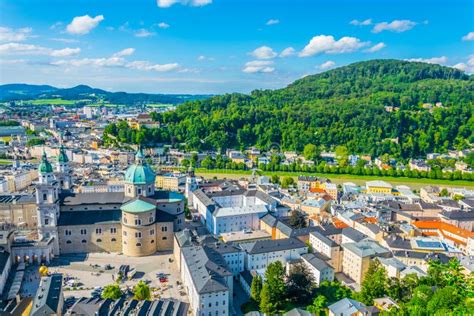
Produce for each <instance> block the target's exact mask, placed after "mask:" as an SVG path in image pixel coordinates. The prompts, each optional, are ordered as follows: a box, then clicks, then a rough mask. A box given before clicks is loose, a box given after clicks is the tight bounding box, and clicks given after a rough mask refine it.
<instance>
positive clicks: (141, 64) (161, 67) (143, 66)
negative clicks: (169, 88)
mask: <svg viewBox="0 0 474 316" xmlns="http://www.w3.org/2000/svg"><path fill="white" fill-rule="evenodd" d="M126 67H127V68H131V69H138V70H153V71H157V72H168V71H172V70H176V69H178V68H179V64H178V63H170V64H152V63H150V62H148V61H143V60H137V61H132V62H130V63H128V64H127V65H126Z"/></svg>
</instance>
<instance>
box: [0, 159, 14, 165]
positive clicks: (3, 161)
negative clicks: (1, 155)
mask: <svg viewBox="0 0 474 316" xmlns="http://www.w3.org/2000/svg"><path fill="white" fill-rule="evenodd" d="M11 164H12V161H11V160H7V159H0V165H11Z"/></svg>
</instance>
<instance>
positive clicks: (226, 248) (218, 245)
mask: <svg viewBox="0 0 474 316" xmlns="http://www.w3.org/2000/svg"><path fill="white" fill-rule="evenodd" d="M206 247H208V248H210V249H212V250H214V251H215V252H218V253H220V254H228V253H237V252H242V250H241V249H240V248H238V247H236V246H234V245H232V244H226V243H223V242H220V241H217V242H214V243H206Z"/></svg>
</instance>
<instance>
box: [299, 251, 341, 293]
mask: <svg viewBox="0 0 474 316" xmlns="http://www.w3.org/2000/svg"><path fill="white" fill-rule="evenodd" d="M301 260H302V262H303V263H304V265H305V266H306V267H307V268H308V270H309V271H310V272H311V274H312V275H313V278H314V281H315V283H316V285H318V286H319V284H321V282H323V281H329V282H332V281H334V269H333V268H332V267H331V266H330V265H329V264H327V263H326V262H324V261H323V260H321V259H320V258H318V257H317V256H316V255H314V254H312V253H306V254H304V255H302V256H301Z"/></svg>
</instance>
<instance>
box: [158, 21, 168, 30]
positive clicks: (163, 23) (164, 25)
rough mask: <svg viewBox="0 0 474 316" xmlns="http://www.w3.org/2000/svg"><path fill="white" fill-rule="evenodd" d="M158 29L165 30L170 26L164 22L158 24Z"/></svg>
mask: <svg viewBox="0 0 474 316" xmlns="http://www.w3.org/2000/svg"><path fill="white" fill-rule="evenodd" d="M158 27H159V28H160V29H167V28H169V27H170V25H169V24H168V23H165V22H160V23H158Z"/></svg>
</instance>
